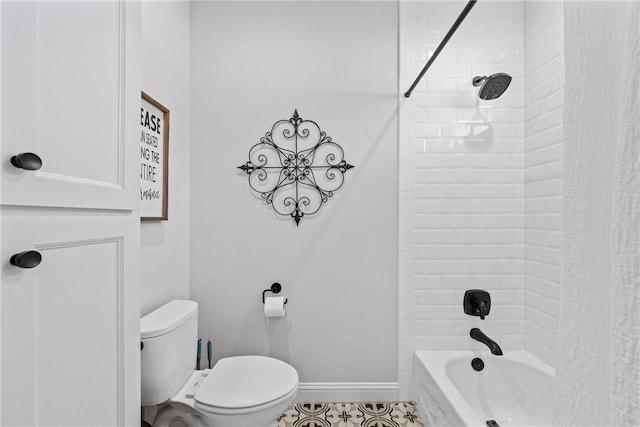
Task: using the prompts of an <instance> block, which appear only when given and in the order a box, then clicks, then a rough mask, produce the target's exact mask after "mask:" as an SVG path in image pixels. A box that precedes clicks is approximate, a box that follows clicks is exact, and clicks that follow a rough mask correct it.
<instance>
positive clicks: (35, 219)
mask: <svg viewBox="0 0 640 427" xmlns="http://www.w3.org/2000/svg"><path fill="white" fill-rule="evenodd" d="M35 212H36V214H37V211H35ZM31 214H33V212H31V213H30V212H27V213H26V214H25V212H17V211H16V212H12V211H11V210H4V211H3V215H2V224H1V226H2V250H1V258H0V259H1V260H2V282H1V289H0V290H1V294H0V299H1V310H2V311H1V313H2V315H1V320H2V322H1V325H2V328H1V336H2V354H1V372H2V377H1V379H2V388H1V400H0V402H1V403H0V404H1V412H0V413H1V419H0V424H1V425H6V426H9V425H11V426H123V425H136V424H138V423H139V422H140V421H139V420H140V406H139V405H140V396H139V390H140V388H139V378H140V373H139V369H140V368H139V363H140V359H139V355H140V347H139V346H140V341H139V295H138V288H137V286H131V284H137V283H138V279H137V275H139V271H138V268H139V267H138V266H139V261H138V258H139V234H138V233H139V231H138V230H139V220H138V218H137V217H136V216H134V215H133V214H131V215H113V216H97V215H96V216H90V215H87V216H75V217H70V216H49V215H50V214H48V213H47V215H46V216H45V215H39V216H29V215H31ZM25 250H36V251H38V252H39V253H40V254H41V255H42V261H41V263H40V265H38V266H37V267H35V268H30V269H23V268H18V267H15V266H13V265H11V264H10V262H9V260H10V258H11V256H12V254H15V253H20V252H22V251H25ZM127 285H129V286H127Z"/></svg>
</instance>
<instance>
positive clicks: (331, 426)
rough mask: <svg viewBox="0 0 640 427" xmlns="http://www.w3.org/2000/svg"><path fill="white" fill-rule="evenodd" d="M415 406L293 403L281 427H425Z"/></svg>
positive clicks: (387, 403) (283, 418)
mask: <svg viewBox="0 0 640 427" xmlns="http://www.w3.org/2000/svg"><path fill="white" fill-rule="evenodd" d="M423 426H424V424H422V422H421V421H420V419H419V418H418V411H417V409H416V404H415V403H414V402H358V403H294V404H293V405H291V406H290V407H289V409H287V411H286V412H285V413H284V414H282V416H281V417H280V418H279V419H278V427H423Z"/></svg>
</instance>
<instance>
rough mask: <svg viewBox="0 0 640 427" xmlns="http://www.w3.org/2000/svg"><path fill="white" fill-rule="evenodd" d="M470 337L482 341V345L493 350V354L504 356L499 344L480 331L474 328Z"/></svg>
mask: <svg viewBox="0 0 640 427" xmlns="http://www.w3.org/2000/svg"><path fill="white" fill-rule="evenodd" d="M469 336H471V338H473V339H474V340H476V341H480V342H481V343H482V344H484V345H486V346H487V347H489V350H491V354H495V355H496V356H502V349H501V348H500V346H499V345H498V343H497V342H495V341H494V340H492V339H491V338H489V337H488V336H486V335H485V334H484V332H482V331H481V330H480V329H478V328H472V329H471V331H469Z"/></svg>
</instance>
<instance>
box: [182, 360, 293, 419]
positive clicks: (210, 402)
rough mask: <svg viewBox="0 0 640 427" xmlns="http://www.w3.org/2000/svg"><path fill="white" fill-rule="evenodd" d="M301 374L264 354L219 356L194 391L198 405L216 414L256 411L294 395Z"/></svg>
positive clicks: (196, 404) (203, 409)
mask: <svg viewBox="0 0 640 427" xmlns="http://www.w3.org/2000/svg"><path fill="white" fill-rule="evenodd" d="M297 390H298V373H297V372H296V370H295V369H294V368H293V367H292V366H290V365H289V364H287V363H285V362H283V361H281V360H278V359H273V358H271V357H265V356H235V357H228V358H225V359H220V360H219V361H218V363H216V365H215V366H214V367H213V369H212V370H211V372H210V373H209V375H208V376H207V378H206V379H205V380H204V381H203V382H202V384H200V386H199V387H198V388H197V389H196V392H195V394H194V400H195V408H196V409H198V410H201V411H203V412H209V413H215V414H225V415H232V414H242V413H250V412H257V411H261V410H264V409H266V408H269V407H271V406H275V405H278V404H279V403H280V402H282V401H284V400H287V399H289V398H290V397H291V396H292V395H295V394H296V393H297Z"/></svg>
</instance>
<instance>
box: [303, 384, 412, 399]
mask: <svg viewBox="0 0 640 427" xmlns="http://www.w3.org/2000/svg"><path fill="white" fill-rule="evenodd" d="M398 396H399V387H398V383H300V385H299V386H298V395H297V396H296V402H394V401H397V400H398Z"/></svg>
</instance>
